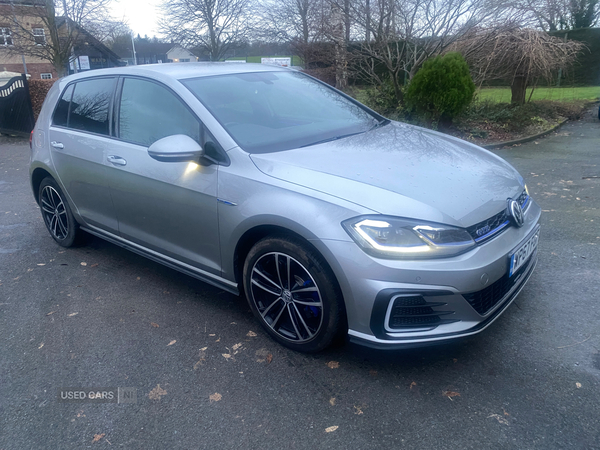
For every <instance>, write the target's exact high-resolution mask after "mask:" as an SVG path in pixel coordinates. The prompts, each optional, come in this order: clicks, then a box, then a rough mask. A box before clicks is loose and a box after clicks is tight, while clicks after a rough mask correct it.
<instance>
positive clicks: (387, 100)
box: [349, 81, 401, 118]
mask: <svg viewBox="0 0 600 450" xmlns="http://www.w3.org/2000/svg"><path fill="white" fill-rule="evenodd" d="M349 91H350V95H352V96H353V97H355V98H356V99H357V100H358V101H359V102H361V103H363V104H365V105H366V106H368V107H369V108H371V109H373V110H375V111H377V112H378V113H380V114H382V115H384V116H386V117H390V118H397V117H398V115H399V112H400V110H401V108H400V105H399V103H398V100H397V99H396V93H395V92H394V86H392V83H391V82H389V81H386V82H384V83H382V84H381V85H379V86H371V87H368V88H367V89H362V90H357V91H353V90H352V88H350V89H349Z"/></svg>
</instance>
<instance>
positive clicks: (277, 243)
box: [243, 236, 347, 353]
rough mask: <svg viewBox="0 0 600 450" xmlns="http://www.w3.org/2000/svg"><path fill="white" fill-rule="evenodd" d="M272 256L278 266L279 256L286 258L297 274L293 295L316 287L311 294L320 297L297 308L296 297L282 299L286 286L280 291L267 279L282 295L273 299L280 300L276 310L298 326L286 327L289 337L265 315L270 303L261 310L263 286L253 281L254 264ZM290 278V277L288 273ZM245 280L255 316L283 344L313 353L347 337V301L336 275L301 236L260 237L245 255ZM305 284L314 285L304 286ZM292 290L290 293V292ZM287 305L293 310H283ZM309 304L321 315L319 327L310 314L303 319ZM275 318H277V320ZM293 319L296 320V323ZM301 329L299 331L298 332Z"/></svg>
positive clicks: (290, 288)
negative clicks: (314, 326)
mask: <svg viewBox="0 0 600 450" xmlns="http://www.w3.org/2000/svg"><path fill="white" fill-rule="evenodd" d="M269 258H272V262H273V263H274V264H277V265H278V266H280V263H279V260H278V259H276V258H282V259H286V258H287V261H288V262H287V264H289V266H290V267H291V269H290V270H292V271H294V272H295V273H296V275H295V276H292V277H293V278H295V281H294V288H295V289H297V290H296V291H295V292H294V291H293V289H292V287H291V286H289V285H288V288H289V291H292V297H293V296H294V295H296V298H297V297H298V296H299V295H301V294H297V292H301V291H307V290H313V291H315V292H312V293H311V294H310V295H315V296H318V297H320V303H314V305H315V306H307V307H306V308H305V309H304V310H301V308H300V310H299V308H297V307H296V308H295V309H294V306H295V305H294V304H293V303H294V302H296V300H295V299H289V300H288V303H289V304H286V302H285V301H284V299H283V296H284V294H283V291H284V290H285V289H283V288H280V291H277V287H275V286H274V284H273V283H271V284H270V285H269V284H268V282H265V284H267V286H272V287H273V292H275V291H277V292H281V294H280V298H279V299H277V300H273V301H272V303H273V304H276V303H277V302H279V303H277V305H276V306H274V307H273V308H274V309H273V310H275V308H280V309H281V310H282V312H281V314H283V317H284V319H285V318H287V319H288V320H287V322H288V324H291V325H293V326H294V328H293V329H295V332H294V331H293V330H292V329H291V327H290V326H289V325H288V328H289V329H290V331H291V334H289V333H290V331H287V333H288V334H287V337H286V334H285V333H286V331H285V327H283V326H282V327H281V329H280V330H276V329H274V327H272V326H271V325H270V324H269V323H268V319H265V318H264V317H263V314H266V313H265V310H267V309H268V308H270V307H271V306H269V307H264V305H263V306H262V311H263V314H261V311H260V310H259V308H261V302H260V299H259V298H258V297H259V296H260V295H261V293H263V290H262V289H259V288H257V287H256V286H257V285H256V284H255V283H254V284H253V278H252V277H253V275H254V277H255V281H256V280H257V275H256V273H257V272H256V271H255V268H258V267H257V265H258V264H261V263H262V262H263V261H269ZM282 264H283V266H285V264H286V263H285V262H283V263H282ZM280 267H281V266H280ZM302 270H304V271H306V273H307V275H306V276H305V275H302ZM278 273H279V272H278ZM298 274H300V276H298ZM260 278H261V277H258V279H260ZM284 278H285V276H284ZM288 278H290V277H289V276H288ZM304 279H306V280H305V283H304V284H302V285H299V284H298V280H301V281H303V280H304ZM280 281H281V278H280ZM243 283H244V291H245V294H246V299H247V301H248V304H249V305H250V308H251V310H252V312H253V313H254V315H255V317H256V318H257V319H258V321H259V322H260V324H261V325H262V327H263V328H264V329H265V330H266V331H267V333H269V335H270V336H271V337H272V338H273V339H275V340H276V341H277V342H279V343H280V344H282V345H284V346H286V347H288V348H290V349H292V350H296V351H301V352H307V353H313V352H319V351H321V350H324V349H325V348H327V347H329V346H330V345H332V344H339V343H340V342H343V341H344V338H345V337H346V335H347V322H346V313H345V308H344V301H343V298H342V295H341V291H340V288H339V286H338V284H337V281H336V279H335V276H334V275H333V272H332V271H331V269H330V268H329V266H328V265H327V263H326V262H325V261H324V259H323V258H322V256H321V255H320V254H319V253H318V252H316V251H315V250H313V249H311V248H310V247H309V246H308V245H306V244H305V243H303V242H302V241H301V240H300V239H297V238H294V237H288V236H270V237H266V238H264V239H262V240H260V241H258V242H257V243H256V244H255V245H254V247H252V249H251V250H250V252H249V253H248V256H247V257H246V261H245V264H244V270H243ZM281 284H282V285H285V284H286V283H285V281H284V282H282V283H281ZM303 286H311V287H308V288H304V289H303ZM284 287H285V286H284ZM253 288H254V289H253ZM289 291H288V295H289V294H290V292H289ZM304 294H307V293H304ZM265 295H266V296H269V294H268V293H267V294H265ZM275 297H277V295H275V294H274V293H273V294H271V295H270V298H271V299H275ZM302 300H303V299H302V298H299V299H298V300H297V301H298V302H300V303H301V304H300V305H298V306H300V307H301V306H302V305H307V303H306V302H305V303H302ZM290 305H291V306H290ZM311 305H312V304H311ZM319 305H320V306H319ZM286 306H288V307H290V311H289V312H288V311H286V312H285V313H284V312H283V311H285V308H286ZM309 308H310V309H311V311H308V312H309V313H311V312H312V314H313V315H315V312H316V311H318V312H319V313H320V314H321V315H322V316H321V321H320V325H319V326H318V328H316V331H314V330H312V329H310V326H308V325H307V324H308V320H309V319H310V318H307V319H306V321H304V319H303V318H306V317H305V316H304V315H303V314H304V311H306V310H307V309H309ZM265 317H266V316H265ZM292 317H293V318H292ZM313 319H315V318H313ZM281 320H283V319H281ZM274 322H277V321H276V320H275V321H274ZM292 322H295V324H296V325H297V326H296V325H295V324H294V323H292ZM315 322H316V321H315ZM275 328H276V327H275ZM299 330H300V333H298V331H299ZM310 331H314V334H313V335H310V334H309V333H310ZM302 333H304V335H303V336H301V337H299V335H300V334H302ZM294 335H295V336H294Z"/></svg>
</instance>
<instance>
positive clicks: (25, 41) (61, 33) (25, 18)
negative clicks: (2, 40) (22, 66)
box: [0, 0, 111, 76]
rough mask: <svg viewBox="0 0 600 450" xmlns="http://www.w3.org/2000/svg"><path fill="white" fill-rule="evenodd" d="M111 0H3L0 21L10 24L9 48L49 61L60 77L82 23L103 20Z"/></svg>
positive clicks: (64, 71)
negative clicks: (10, 0) (10, 41)
mask: <svg viewBox="0 0 600 450" xmlns="http://www.w3.org/2000/svg"><path fill="white" fill-rule="evenodd" d="M110 1H111V0H29V1H12V2H9V3H10V5H7V4H6V3H8V2H3V3H4V4H3V5H1V6H2V8H1V9H0V20H1V21H2V22H4V23H10V24H11V33H12V40H13V45H12V46H10V47H8V51H10V52H12V53H16V54H22V55H26V56H33V57H37V58H40V59H43V60H46V61H48V62H50V63H51V64H52V65H53V66H54V68H55V69H56V71H57V72H58V74H59V76H63V75H65V74H66V72H67V66H68V63H69V60H70V58H71V55H72V53H73V49H74V47H75V45H76V44H77V42H78V40H79V39H80V36H81V34H82V33H85V32H84V31H83V27H84V26H85V24H88V25H89V24H93V23H97V22H100V21H102V20H106V18H107V17H110V16H109V14H108V8H107V7H108V5H109V3H110Z"/></svg>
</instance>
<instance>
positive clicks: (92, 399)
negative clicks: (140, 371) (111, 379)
mask: <svg viewBox="0 0 600 450" xmlns="http://www.w3.org/2000/svg"><path fill="white" fill-rule="evenodd" d="M58 401H59V402H68V403H136V402H137V390H136V389H135V388H130V387H127V388H123V387H108V388H107V387H101V388H59V389H58Z"/></svg>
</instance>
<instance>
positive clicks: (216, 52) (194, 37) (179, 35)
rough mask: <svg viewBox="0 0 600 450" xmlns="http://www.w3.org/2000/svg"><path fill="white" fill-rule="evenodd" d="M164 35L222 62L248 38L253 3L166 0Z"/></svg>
mask: <svg viewBox="0 0 600 450" xmlns="http://www.w3.org/2000/svg"><path fill="white" fill-rule="evenodd" d="M162 11H163V16H164V17H163V19H162V20H160V22H159V29H160V32H161V33H163V34H164V35H165V36H166V37H167V38H168V39H169V40H171V41H173V42H177V43H179V44H181V45H183V46H189V47H198V48H200V49H203V50H205V51H206V52H207V53H209V55H210V59H211V61H219V60H220V59H221V58H223V56H225V53H226V52H227V50H228V49H229V48H230V47H231V46H232V45H233V44H235V43H238V42H240V41H244V40H246V39H247V38H248V36H249V35H250V31H251V28H252V27H251V26H250V21H251V20H252V18H253V15H252V10H251V4H250V0H165V1H164V2H163V4H162Z"/></svg>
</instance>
